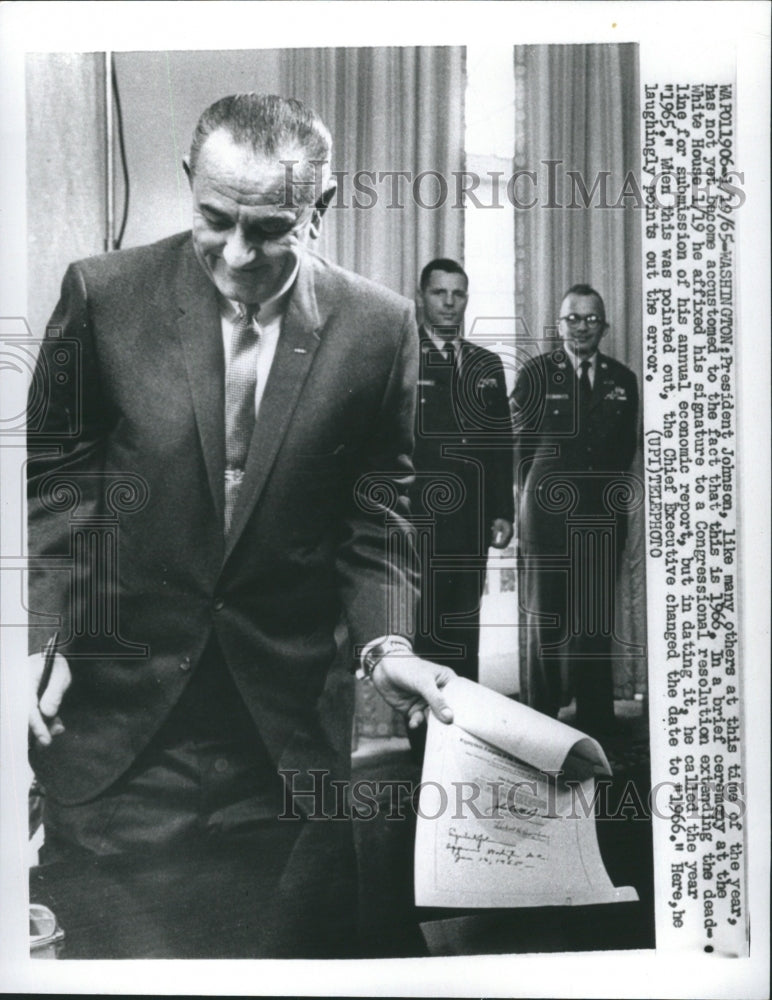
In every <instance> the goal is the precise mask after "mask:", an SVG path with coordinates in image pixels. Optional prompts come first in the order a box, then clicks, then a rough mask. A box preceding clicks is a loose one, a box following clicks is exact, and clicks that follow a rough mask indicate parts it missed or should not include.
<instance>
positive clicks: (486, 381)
mask: <svg viewBox="0 0 772 1000" xmlns="http://www.w3.org/2000/svg"><path fill="white" fill-rule="evenodd" d="M420 349H421V354H420V365H419V379H418V401H417V415H416V441H415V452H414V464H415V468H416V482H415V486H414V488H413V491H412V493H411V500H412V508H413V512H414V513H417V514H421V513H429V514H433V515H434V516H435V520H436V525H437V528H438V531H439V532H440V534H441V536H442V537H441V538H440V539H439V541H440V544H441V545H442V546H443V547H444V548H445V549H446V550H448V551H456V552H469V553H472V554H477V553H479V554H481V555H484V554H485V552H486V551H487V547H488V544H489V541H490V537H489V536H490V524H491V522H492V521H493V520H494V519H495V518H503V519H505V520H507V521H510V522H511V521H512V520H513V518H514V498H513V490H512V425H511V418H510V414H509V407H508V405H507V392H506V383H505V380H504V368H503V365H502V363H501V359H500V358H499V356H498V355H497V354H495V353H494V352H493V351H488V350H486V349H485V348H482V347H478V346H477V345H475V344H470V343H469V342H468V341H464V340H462V341H461V348H460V352H459V362H458V367H456V366H455V365H454V364H452V363H451V362H450V361H449V360H448V359H447V357H446V356H445V354H444V353H443V352H442V351H439V350H438V349H437V347H436V346H435V344H434V341H433V340H432V339H431V338H430V337H429V335H428V334H427V332H426V331H425V330H424V329H421V330H420Z"/></svg>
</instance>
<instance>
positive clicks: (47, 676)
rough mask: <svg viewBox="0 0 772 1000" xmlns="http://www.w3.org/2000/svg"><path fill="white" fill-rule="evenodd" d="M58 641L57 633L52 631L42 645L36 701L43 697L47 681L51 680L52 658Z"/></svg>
mask: <svg viewBox="0 0 772 1000" xmlns="http://www.w3.org/2000/svg"><path fill="white" fill-rule="evenodd" d="M58 642H59V633H58V632H54V634H53V635H52V636H51V638H50V639H49V640H48V642H47V643H46V644H45V646H44V647H43V673H42V674H41V675H40V682H39V683H38V701H40V699H41V698H42V697H43V693H44V692H45V690H46V688H47V687H48V682H49V681H50V680H51V672H52V671H53V669H54V660H55V659H56V644H57V643H58Z"/></svg>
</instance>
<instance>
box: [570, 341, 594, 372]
mask: <svg viewBox="0 0 772 1000" xmlns="http://www.w3.org/2000/svg"><path fill="white" fill-rule="evenodd" d="M564 347H565V349H566V354H567V355H568V357H569V359H570V361H571V364H572V365H573V367H574V368H575V370H576V371H579V367H580V365H581V364H582V362H583V361H589V362H590V370H592V371H595V369H596V368H597V365H598V352H597V351H594V352H593V353H592V354H591V355H590V356H589V358H580V357H578V356H577V355H576V354H574V352H573V351H572V350H571V348H570V347H569V346H568V344H564Z"/></svg>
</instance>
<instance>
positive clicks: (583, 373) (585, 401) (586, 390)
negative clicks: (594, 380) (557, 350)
mask: <svg viewBox="0 0 772 1000" xmlns="http://www.w3.org/2000/svg"><path fill="white" fill-rule="evenodd" d="M591 396H592V384H591V383H590V361H589V359H588V358H585V359H584V361H582V363H581V364H580V365H579V404H580V406H582V407H586V406H589V404H590V398H591Z"/></svg>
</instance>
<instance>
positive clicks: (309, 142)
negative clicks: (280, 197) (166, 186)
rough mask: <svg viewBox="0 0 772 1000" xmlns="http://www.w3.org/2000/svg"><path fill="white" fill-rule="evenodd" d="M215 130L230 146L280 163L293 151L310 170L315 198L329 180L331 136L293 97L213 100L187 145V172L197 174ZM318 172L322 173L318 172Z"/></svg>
mask: <svg viewBox="0 0 772 1000" xmlns="http://www.w3.org/2000/svg"><path fill="white" fill-rule="evenodd" d="M219 129H222V130H224V131H225V132H227V133H228V134H229V135H230V136H231V137H232V138H233V140H234V142H236V143H238V144H240V145H244V146H249V147H251V148H252V150H253V151H254V152H255V153H256V154H257V155H261V156H265V157H266V158H268V157H275V158H278V157H279V155H280V154H281V153H282V152H286V151H287V150H288V148H292V147H297V149H298V151H299V152H302V155H303V161H304V162H305V163H306V164H310V165H312V169H313V170H314V179H315V181H316V184H315V188H318V190H317V192H316V197H317V198H318V197H319V195H321V193H322V190H323V184H324V181H325V179H326V178H327V177H329V170H330V155H331V153H332V137H331V136H330V132H329V129H328V128H327V126H326V125H325V124H324V122H323V121H322V119H321V118H320V117H319V115H318V114H317V113H316V111H314V110H313V109H312V108H309V107H308V106H307V105H305V104H303V102H302V101H298V100H296V99H295V98H294V97H280V96H279V95H278V94H254V93H250V94H231V95H230V96H229V97H222V98H220V100H219V101H215V103H214V104H212V105H210V106H209V107H208V108H207V109H206V111H204V112H203V114H202V115H201V117H200V118H199V120H198V124H197V125H196V128H195V131H194V132H193V139H192V141H191V144H190V170H191V172H192V173H195V170H196V163H197V161H198V157H199V154H200V152H201V148H202V146H203V145H204V143H205V142H206V140H207V138H208V137H209V136H210V135H211V134H212V133H213V132H216V131H218V130H219ZM320 170H321V172H319V171H320Z"/></svg>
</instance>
